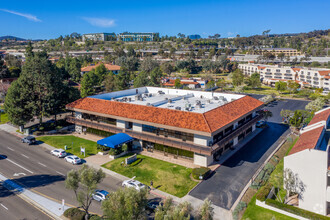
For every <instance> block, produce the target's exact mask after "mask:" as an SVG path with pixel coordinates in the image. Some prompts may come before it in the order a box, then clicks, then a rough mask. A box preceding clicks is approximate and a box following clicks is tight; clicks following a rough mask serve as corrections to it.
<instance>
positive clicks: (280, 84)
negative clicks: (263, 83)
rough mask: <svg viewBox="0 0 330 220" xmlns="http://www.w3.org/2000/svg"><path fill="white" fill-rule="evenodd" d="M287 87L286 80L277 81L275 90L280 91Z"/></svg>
mask: <svg viewBox="0 0 330 220" xmlns="http://www.w3.org/2000/svg"><path fill="white" fill-rule="evenodd" d="M286 89H287V84H286V82H282V81H278V82H276V83H275V90H276V91H278V92H279V93H281V92H283V91H285V90H286Z"/></svg>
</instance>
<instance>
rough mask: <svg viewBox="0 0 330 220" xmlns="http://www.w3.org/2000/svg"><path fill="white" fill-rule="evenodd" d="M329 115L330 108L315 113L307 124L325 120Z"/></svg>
mask: <svg viewBox="0 0 330 220" xmlns="http://www.w3.org/2000/svg"><path fill="white" fill-rule="evenodd" d="M329 116H330V109H327V110H323V111H322V112H320V113H317V114H315V115H314V117H313V118H312V120H311V121H310V122H309V124H308V125H312V124H315V123H317V122H320V121H327V120H328V118H329Z"/></svg>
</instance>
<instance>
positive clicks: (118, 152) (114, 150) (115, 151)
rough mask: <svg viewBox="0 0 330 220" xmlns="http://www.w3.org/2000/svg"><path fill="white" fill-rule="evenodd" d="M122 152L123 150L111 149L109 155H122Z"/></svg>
mask: <svg viewBox="0 0 330 220" xmlns="http://www.w3.org/2000/svg"><path fill="white" fill-rule="evenodd" d="M121 152H122V151H121V149H119V148H118V149H114V148H111V149H110V150H109V154H110V155H112V156H113V155H118V154H120V153H121Z"/></svg>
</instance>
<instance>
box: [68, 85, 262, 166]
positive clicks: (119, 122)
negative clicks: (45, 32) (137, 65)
mask: <svg viewBox="0 0 330 220" xmlns="http://www.w3.org/2000/svg"><path fill="white" fill-rule="evenodd" d="M262 106H263V102H261V101H259V100H257V99H254V98H252V97H250V96H246V95H237V94H225V93H212V92H200V91H190V90H179V89H167V88H157V87H141V88H136V89H128V90H123V91H117V92H111V93H106V94H100V95H95V96H90V97H86V98H82V99H79V100H77V101H75V102H73V103H70V104H68V105H67V106H66V108H67V109H68V110H71V111H72V112H73V115H72V116H71V117H68V119H67V120H68V121H69V122H71V123H75V125H76V132H82V131H87V132H88V130H90V129H98V130H102V131H107V132H111V133H126V134H128V135H130V136H131V137H133V138H135V141H134V142H133V147H138V148H142V149H147V150H148V151H150V150H151V151H154V150H155V151H157V150H158V151H163V152H164V154H173V155H175V156H176V157H178V158H185V159H190V160H191V161H192V162H193V163H194V164H196V165H200V166H208V165H210V164H212V162H213V161H214V160H217V159H218V158H219V157H220V156H221V155H222V154H223V153H224V152H225V151H227V150H229V149H230V148H233V147H234V146H235V145H236V144H237V143H238V142H239V141H241V140H243V139H244V138H245V137H246V136H247V135H249V134H250V133H252V132H253V131H255V129H256V122H257V121H259V120H261V119H262V117H263V116H262V114H258V110H259V109H260V108H262Z"/></svg>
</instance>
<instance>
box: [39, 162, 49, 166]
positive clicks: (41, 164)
mask: <svg viewBox="0 0 330 220" xmlns="http://www.w3.org/2000/svg"><path fill="white" fill-rule="evenodd" d="M38 164H39V165H41V166H43V167H47V166H46V165H45V164H43V163H40V162H38Z"/></svg>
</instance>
